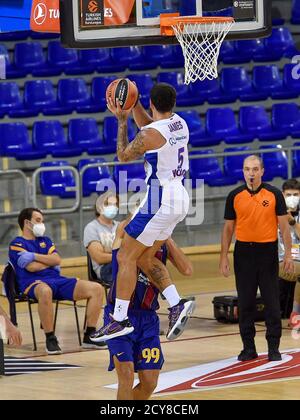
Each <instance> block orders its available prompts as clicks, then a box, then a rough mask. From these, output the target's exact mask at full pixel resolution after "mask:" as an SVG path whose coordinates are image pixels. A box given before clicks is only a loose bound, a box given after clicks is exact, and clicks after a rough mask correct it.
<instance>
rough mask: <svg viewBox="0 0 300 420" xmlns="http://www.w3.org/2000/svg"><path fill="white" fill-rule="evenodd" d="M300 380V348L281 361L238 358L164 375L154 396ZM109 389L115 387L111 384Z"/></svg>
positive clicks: (262, 357) (284, 353)
mask: <svg viewBox="0 0 300 420" xmlns="http://www.w3.org/2000/svg"><path fill="white" fill-rule="evenodd" d="M296 377H300V349H292V350H286V351H283V352H282V360H281V361H278V362H269V360H268V355H267V354H266V353H265V354H260V355H259V357H258V358H257V359H255V360H251V361H249V362H238V361H237V359H236V357H233V358H230V359H226V360H219V361H217V362H212V363H206V364H203V365H198V366H192V367H190V368H185V369H179V370H175V371H171V372H164V373H161V374H160V376H159V380H158V385H157V388H156V390H155V394H157V395H160V394H169V393H173V392H183V391H185V392H187V391H209V390H212V389H216V388H217V389H220V388H225V387H226V388H227V387H232V386H239V385H240V386H241V385H248V384H251V383H259V382H273V381H277V380H285V381H286V380H289V379H295V378H296ZM108 388H116V385H110V386H108Z"/></svg>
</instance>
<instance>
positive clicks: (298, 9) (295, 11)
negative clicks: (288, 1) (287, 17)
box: [291, 0, 300, 25]
mask: <svg viewBox="0 0 300 420" xmlns="http://www.w3.org/2000/svg"><path fill="white" fill-rule="evenodd" d="M291 23H292V24H293V25H299V23H300V1H299V0H293V4H292V17H291Z"/></svg>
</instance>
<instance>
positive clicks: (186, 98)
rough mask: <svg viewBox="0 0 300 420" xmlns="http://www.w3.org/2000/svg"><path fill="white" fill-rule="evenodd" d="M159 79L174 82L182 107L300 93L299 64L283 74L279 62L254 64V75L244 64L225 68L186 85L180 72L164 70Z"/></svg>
mask: <svg viewBox="0 0 300 420" xmlns="http://www.w3.org/2000/svg"><path fill="white" fill-rule="evenodd" d="M157 80H158V82H166V83H170V84H171V85H172V86H174V87H175V89H176V91H177V105H178V106H193V105H201V104H203V103H204V102H205V101H207V102H208V103H210V104H222V103H231V102H235V101H236V100H237V99H240V100H241V101H243V102H252V101H260V100H266V99H267V98H268V97H271V98H273V99H291V98H297V97H298V96H299V94H300V70H299V69H298V65H297V64H286V65H285V66H284V68H283V74H281V72H280V70H279V68H278V67H277V66H276V65H260V66H254V67H253V70H252V74H250V73H248V72H247V70H246V69H245V68H243V67H228V68H223V69H222V71H221V74H220V78H219V79H214V80H207V79H206V80H204V81H202V82H200V81H196V82H195V83H191V84H190V85H188V86H187V85H185V84H184V76H183V74H182V73H177V72H161V73H159V74H158V76H157Z"/></svg>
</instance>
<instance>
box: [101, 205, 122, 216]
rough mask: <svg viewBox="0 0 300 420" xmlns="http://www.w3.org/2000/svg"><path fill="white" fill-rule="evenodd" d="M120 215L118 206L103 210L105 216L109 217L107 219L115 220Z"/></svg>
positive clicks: (107, 207)
mask: <svg viewBox="0 0 300 420" xmlns="http://www.w3.org/2000/svg"><path fill="white" fill-rule="evenodd" d="M117 214H118V207H116V206H106V207H104V209H103V216H105V217H107V219H114V218H115V217H116V215H117Z"/></svg>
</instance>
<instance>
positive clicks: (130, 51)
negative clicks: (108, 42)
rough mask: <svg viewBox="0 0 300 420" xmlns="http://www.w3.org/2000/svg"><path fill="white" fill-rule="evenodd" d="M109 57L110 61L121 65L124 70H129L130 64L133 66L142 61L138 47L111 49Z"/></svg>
mask: <svg viewBox="0 0 300 420" xmlns="http://www.w3.org/2000/svg"><path fill="white" fill-rule="evenodd" d="M110 55H111V58H112V61H113V62H114V63H118V64H119V65H123V66H124V69H127V68H129V65H130V64H131V63H132V64H134V63H139V62H141V61H142V50H141V47H138V46H131V47H117V48H112V49H111V51H110Z"/></svg>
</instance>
